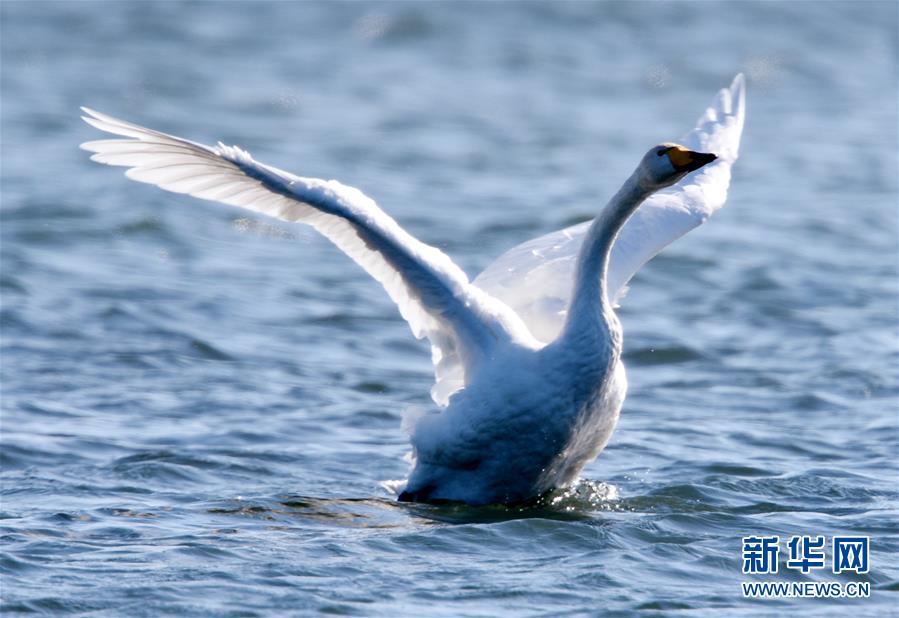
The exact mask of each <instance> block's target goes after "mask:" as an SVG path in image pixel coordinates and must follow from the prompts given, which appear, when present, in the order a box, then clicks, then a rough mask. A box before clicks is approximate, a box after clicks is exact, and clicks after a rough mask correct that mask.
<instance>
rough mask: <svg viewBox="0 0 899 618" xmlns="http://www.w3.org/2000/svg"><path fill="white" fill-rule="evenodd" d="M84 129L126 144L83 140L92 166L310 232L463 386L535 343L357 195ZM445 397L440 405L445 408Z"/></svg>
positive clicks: (155, 142)
mask: <svg viewBox="0 0 899 618" xmlns="http://www.w3.org/2000/svg"><path fill="white" fill-rule="evenodd" d="M82 109H83V111H84V112H85V113H86V114H87V116H84V117H83V118H84V120H85V122H87V123H88V124H90V125H92V126H94V127H96V128H98V129H100V130H102V131H106V132H108V133H113V134H115V135H121V136H123V137H125V138H128V139H114V140H98V141H91V142H85V143H84V144H82V145H81V147H82V148H83V149H85V150H88V151H91V152H93V153H94V154H93V156H91V159H93V160H94V161H97V162H99V163H106V164H108V165H121V166H126V167H129V168H130V169H128V171H127V172H126V175H127V176H128V177H129V178H131V179H133V180H137V181H139V182H146V183H150V184H154V185H156V186H158V187H161V188H163V189H166V190H168V191H173V192H175V193H187V194H189V195H192V196H194V197H199V198H203V199H207V200H215V201H219V202H223V203H225V204H230V205H232V206H238V207H241V208H245V209H247V210H252V211H255V212H259V213H262V214H265V215H269V216H271V217H276V218H278V219H282V220H284V221H291V222H302V223H306V224H309V225H311V226H312V227H314V228H315V229H316V230H318V231H319V232H320V233H321V234H323V235H324V236H326V237H327V238H328V239H329V240H331V241H332V242H333V243H334V244H335V245H337V246H338V247H339V248H340V249H341V250H342V251H343V252H344V253H346V254H347V255H349V256H350V257H351V258H352V259H353V260H355V261H356V263H358V264H359V265H360V266H362V268H364V269H365V270H366V271H367V272H368V273H369V274H370V275H371V276H372V277H373V278H374V279H376V280H377V281H378V282H380V283H381V284H382V285H383V286H384V289H385V290H386V291H387V293H388V294H389V295H390V297H391V298H392V299H393V301H394V302H395V303H396V304H397V306H398V307H399V310H400V313H401V314H402V316H403V317H404V318H405V319H406V321H407V322H408V323H409V327H410V328H411V329H412V332H413V334H414V335H415V336H416V337H419V338H421V337H427V338H428V339H429V340H430V343H431V346H432V357H433V360H434V364H435V366H436V367H438V368H440V367H442V366H443V364H444V363H445V362H446V359H452V362H453V367H452V369H451V370H450V369H447V374H451V375H453V376H454V377H458V378H459V379H462V380H463V383H464V377H465V375H466V374H467V373H468V372H470V371H472V370H473V367H474V366H475V365H476V364H477V363H478V362H479V361H480V360H481V359H483V358H484V357H485V356H486V355H488V354H489V352H490V350H491V348H492V347H493V345H495V344H496V343H498V342H504V341H516V342H520V343H524V344H526V345H531V346H533V345H535V342H534V341H533V339H532V337H530V334H529V333H528V332H527V329H526V328H525V327H524V325H523V324H522V322H521V320H520V319H519V318H518V317H517V316H516V315H515V314H514V312H512V311H511V310H510V309H509V308H508V307H506V306H505V305H504V304H503V303H501V302H499V301H497V300H496V299H493V298H491V297H490V296H488V295H487V294H485V293H484V292H483V291H481V290H480V289H478V288H477V287H475V286H473V285H472V284H471V283H469V281H468V277H467V276H466V275H465V273H464V272H462V270H461V269H460V268H459V267H458V266H456V265H455V264H454V263H453V262H452V261H451V260H450V259H449V258H448V257H447V256H446V255H445V254H443V253H442V252H441V251H440V250H438V249H436V248H434V247H431V246H428V245H426V244H424V243H422V242H420V241H418V240H416V239H415V238H413V237H412V236H411V235H409V234H408V233H407V232H406V231H405V230H403V229H402V228H401V227H400V226H399V225H398V224H397V223H396V221H394V220H393V219H391V218H390V217H389V216H388V215H387V214H385V213H384V212H383V211H382V210H381V209H380V208H378V206H377V205H376V204H375V202H374V201H373V200H372V199H370V198H369V197H367V196H365V195H364V194H363V193H362V192H361V191H359V190H358V189H354V188H352V187H348V186H345V185H342V184H340V183H339V182H337V181H335V180H329V181H325V180H319V179H314V178H301V177H299V176H294V175H293V174H289V173H287V172H284V171H282V170H279V169H276V168H274V167H270V166H268V165H264V164H262V163H258V162H257V161H255V160H254V159H253V158H252V157H251V156H250V155H249V154H248V153H247V152H245V151H243V150H241V149H239V148H237V147H235V146H226V145H224V144H222V143H219V144H218V146H216V147H214V148H212V147H209V146H204V145H203V144H199V143H196V142H191V141H188V140H185V139H182V138H180V137H175V136H172V135H167V134H165V133H160V132H158V131H153V130H151V129H147V128H144V127H141V126H138V125H135V124H131V123H129V122H125V121H123V120H118V119H116V118H113V117H111V116H107V115H105V114H101V113H100V112H96V111H93V110H90V109H87V108H82ZM446 401H447V400H446V399H445V398H444V399H440V400H438V403H441V404H442V405H445V404H446Z"/></svg>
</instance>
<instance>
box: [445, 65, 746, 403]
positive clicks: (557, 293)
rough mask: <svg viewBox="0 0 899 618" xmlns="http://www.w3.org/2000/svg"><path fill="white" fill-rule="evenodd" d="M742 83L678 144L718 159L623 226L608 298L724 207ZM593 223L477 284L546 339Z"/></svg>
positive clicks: (557, 324) (498, 267) (547, 241)
mask: <svg viewBox="0 0 899 618" xmlns="http://www.w3.org/2000/svg"><path fill="white" fill-rule="evenodd" d="M744 89H745V82H744V79H743V75H742V74H741V75H737V77H736V78H735V79H734V81H733V83H732V84H731V86H730V88H725V89H722V90H721V91H720V92H719V93H718V95H717V96H716V97H715V101H714V102H713V104H712V106H711V107H709V108H708V109H707V110H706V111H705V113H703V115H702V116H701V117H700V118H699V120H698V121H697V123H696V127H695V128H694V129H693V130H692V131H690V132H689V133H687V134H686V135H685V136H684V137H683V139H682V140H681V142H680V143H681V144H682V145H684V146H686V147H687V148H689V149H690V150H695V151H698V152H713V153H715V154H717V155H718V157H719V158H718V160H717V161H715V162H714V163H711V164H709V165H707V166H705V167H704V168H702V169H701V170H699V171H698V172H696V173H694V174H690V175H688V176H687V177H686V178H684V179H683V180H682V181H681V182H679V183H678V184H676V185H674V186H672V187H670V188H668V189H665V190H663V191H660V192H658V193H656V194H654V195H652V196H651V197H650V198H649V199H648V200H646V202H644V203H643V204H642V205H641V206H640V208H638V209H637V212H635V213H634V215H633V216H632V217H631V218H630V219H629V220H628V222H627V224H626V225H625V226H624V229H622V230H621V233H620V234H619V236H618V239H617V240H616V241H615V245H614V246H613V248H612V259H611V261H610V263H609V269H608V275H607V276H608V279H607V286H608V291H609V296H610V298H611V299H612V300H613V302H615V301H617V300H620V298H621V297H622V296H623V291H624V289H625V285H626V284H627V282H628V281H629V280H630V278H631V277H632V276H633V275H634V273H636V272H637V271H638V270H639V269H640V267H641V266H643V264H645V263H646V262H647V261H649V259H650V258H652V257H653V256H654V255H656V254H657V253H658V252H659V251H661V250H662V249H664V248H665V247H666V246H668V245H669V244H671V243H672V242H674V241H675V240H677V239H678V238H680V237H681V236H683V235H684V234H686V233H687V232H689V231H690V230H692V229H693V228H695V227H697V226H699V225H701V224H702V223H703V222H705V220H706V219H708V217H709V216H710V215H711V214H712V213H714V212H715V211H716V210H718V209H719V208H721V207H722V206H723V205H724V202H725V200H726V199H727V188H728V186H729V185H730V169H731V166H732V165H733V163H734V161H736V160H737V154H738V152H739V148H740V136H741V134H742V132H743V119H744V113H745V94H744ZM591 223H592V221H586V222H584V223H580V224H578V225H573V226H571V227H568V228H565V229H564V230H559V231H557V232H553V233H551V234H547V235H545V236H541V237H539V238H535V239H533V240H529V241H527V242H525V243H522V244H520V245H518V246H516V247H514V248H512V249H510V250H509V251H507V252H506V253H504V254H503V255H501V256H500V257H499V258H497V259H496V261H494V262H493V263H492V264H490V265H489V266H488V267H487V268H486V269H485V270H484V272H482V273H481V274H480V275H478V276H477V278H475V280H474V283H475V285H477V286H478V287H480V288H481V289H483V290H485V291H486V292H487V293H489V294H490V295H492V296H494V297H496V298H499V299H500V300H502V301H504V302H505V303H506V304H507V305H509V306H510V307H511V308H512V309H513V310H515V311H516V312H517V313H518V314H519V315H520V316H521V318H522V319H523V320H524V322H525V324H527V326H528V328H529V329H530V331H531V333H533V335H534V336H535V337H537V339H538V340H540V341H541V342H544V343H547V342H550V341H552V340H553V339H555V337H556V335H557V334H558V333H559V331H560V330H561V328H562V325H563V324H564V322H565V316H566V311H567V308H568V301H569V299H570V297H571V291H572V289H573V287H574V269H575V264H576V258H577V255H578V252H579V251H580V248H581V244H582V242H583V240H584V234H585V232H586V231H587V229H588V228H589V227H590V224H591ZM450 369H451V368H450ZM439 379H440V376H438V380H439ZM448 386H451V387H457V388H458V387H460V386H461V385H459V384H457V383H454V384H452V385H448Z"/></svg>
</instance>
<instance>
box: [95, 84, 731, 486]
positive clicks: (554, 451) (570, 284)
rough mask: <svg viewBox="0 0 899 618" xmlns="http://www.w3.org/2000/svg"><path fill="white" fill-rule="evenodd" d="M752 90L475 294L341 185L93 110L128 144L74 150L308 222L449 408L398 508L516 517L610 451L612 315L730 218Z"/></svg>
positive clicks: (615, 371)
mask: <svg viewBox="0 0 899 618" xmlns="http://www.w3.org/2000/svg"><path fill="white" fill-rule="evenodd" d="M743 88H744V87H743V79H742V76H739V75H738V76H737V78H736V79H735V80H734V83H733V84H732V86H731V88H730V89H725V90H722V91H721V92H720V93H719V95H718V98H717V100H716V102H715V104H714V105H713V106H712V107H711V108H709V109H708V110H707V111H706V113H705V115H704V116H703V117H702V118H700V121H699V124H698V125H697V127H696V129H694V130H693V131H692V132H691V133H690V134H688V135H687V136H686V138H685V139H684V140H683V141H684V144H685V145H686V147H685V146H678V145H675V144H662V145H660V146H656V147H654V148H652V149H651V150H650V151H649V152H648V153H647V154H646V155H645V156H644V157H643V160H642V161H641V163H640V165H639V166H638V168H637V170H636V171H635V172H634V173H633V175H632V176H631V177H630V178H629V179H628V180H627V182H625V184H624V186H623V187H622V188H621V190H620V191H619V192H618V193H617V194H616V195H615V197H613V198H612V200H611V201H610V202H609V204H608V205H607V206H606V207H605V209H604V210H603V211H602V213H601V214H600V216H599V217H598V218H597V219H596V220H595V221H594V222H593V223H592V224H583V225H581V226H575V227H574V228H569V229H568V230H563V231H561V232H556V233H555V234H550V235H548V236H544V237H542V238H538V239H536V240H534V241H530V242H528V243H525V244H524V245H521V246H519V247H516V248H514V249H512V250H511V251H509V252H507V253H506V254H504V255H503V256H501V257H500V258H499V260H497V262H495V263H494V264H493V265H491V266H490V267H489V268H487V270H486V271H485V272H484V273H482V274H481V276H480V277H478V279H477V280H476V282H475V284H473V283H471V282H469V280H468V278H467V277H466V276H465V273H463V272H462V270H461V269H459V268H458V267H457V266H456V265H455V264H454V263H453V262H452V261H451V260H450V259H449V258H448V257H447V256H446V255H444V254H443V253H442V252H441V251H439V250H438V249H436V248H434V247H430V246H428V245H425V244H423V243H421V242H419V241H418V240H416V239H415V238H413V237H412V236H410V235H409V234H408V233H407V232H406V231H404V230H403V229H402V228H401V227H400V226H399V225H398V224H397V223H396V222H395V221H394V220H393V219H391V218H390V217H389V216H387V215H386V214H385V213H384V212H383V211H382V210H380V209H379V208H378V206H377V205H376V204H375V203H374V201H372V200H371V199H370V198H368V197H366V196H365V195H363V194H362V193H361V192H360V191H358V190H357V189H354V188H352V187H347V186H345V185H342V184H340V183H338V182H337V181H334V180H330V181H324V180H317V179H311V178H301V177H298V176H294V175H292V174H289V173H287V172H284V171H281V170H278V169H276V168H274V167H270V166H267V165H264V164H262V163H258V162H257V161H254V160H253V159H252V157H250V155H249V154H248V153H246V152H244V151H242V150H240V149H239V148H237V147H234V146H225V145H224V144H222V143H219V144H218V146H217V147H214V148H211V147H208V146H204V145H202V144H198V143H195V142H191V141H188V140H184V139H181V138H179V137H174V136H171V135H166V134H164V133H159V132H157V131H153V130H150V129H146V128H144V127H140V126H137V125H134V124H131V123H128V122H124V121H121V120H117V119H115V118H112V117H110V116H107V115H105V114H101V113H99V112H95V111H92V110H90V109H87V108H82V109H83V110H84V112H85V113H86V114H87V116H84V117H83V118H84V120H85V121H86V122H87V123H89V124H91V125H93V126H94V127H96V128H98V129H101V130H103V131H107V132H109V133H113V134H115V135H119V136H123V137H125V138H127V139H113V140H101V141H92V142H86V143H84V144H82V145H81V147H82V148H84V149H85V150H89V151H92V152H94V153H95V154H94V155H93V156H92V157H91V159H93V160H94V161H99V162H101V163H106V164H109V165H123V166H127V167H129V168H131V169H129V170H128V171H127V172H126V174H127V176H128V177H129V178H132V179H134V180H138V181H141V182H148V183H151V184H155V185H157V186H159V187H161V188H163V189H167V190H169V191H174V192H177V193H187V194H190V195H193V196H196V197H200V198H204V199H210V200H216V201H220V202H224V203H226V204H231V205H233V206H240V207H243V208H246V209H249V210H253V211H256V212H261V213H263V214H266V215H269V216H273V217H277V218H279V219H283V220H285V221H300V222H303V223H308V224H309V225H312V226H313V227H315V228H316V229H317V230H318V231H319V232H321V233H322V234H323V235H325V236H326V237H327V238H328V239H330V240H331V241H332V242H333V243H334V244H336V245H337V246H338V247H339V248H340V249H342V250H343V251H344V252H345V253H346V254H347V255H349V256H350V257H351V258H353V259H354V260H355V261H356V262H357V263H358V264H359V265H360V266H362V267H363V268H364V269H365V270H366V271H367V272H368V273H369V274H370V275H371V276H372V277H374V278H375V279H376V280H378V281H379V282H381V284H382V285H383V286H384V288H385V289H386V290H387V293H388V294H389V295H390V297H391V298H392V299H393V300H394V302H396V304H397V306H398V307H399V309H400V313H401V314H402V315H403V317H404V318H405V319H406V320H407V321H408V322H409V325H410V327H411V328H412V332H413V333H414V334H415V336H417V337H419V338H421V337H427V338H428V339H429V340H430V342H431V346H432V353H433V354H432V355H433V361H434V364H435V372H436V374H437V383H436V385H435V388H434V390H433V391H432V394H433V396H434V399H435V401H436V402H437V403H439V404H440V405H441V406H443V407H444V409H443V410H442V411H440V412H439V413H434V414H430V415H426V416H424V417H422V418H420V419H419V420H418V422H417V423H416V424H415V425H414V427H413V428H412V430H411V441H412V445H413V448H414V456H415V465H414V468H413V470H412V472H411V474H410V477H409V480H408V482H407V485H406V488H405V491H403V492H402V493H401V494H400V499H401V500H415V501H435V500H458V501H464V502H468V503H472V504H484V503H493V502H505V503H510V502H518V501H522V500H527V499H529V498H532V497H534V496H537V495H539V494H541V493H543V492H545V491H547V490H550V489H553V488H556V487H561V486H564V485H566V484H567V483H570V482H571V481H572V480H573V479H574V478H575V477H576V476H577V474H578V472H579V471H580V470H581V468H582V467H583V466H584V465H585V464H586V463H587V462H589V461H591V460H592V459H593V458H595V457H596V456H597V455H598V454H599V452H600V451H601V450H602V448H603V447H604V446H605V444H606V442H607V441H608V439H609V437H610V435H611V433H612V430H613V429H614V427H615V424H616V423H617V420H618V414H619V411H620V409H621V405H622V402H623V400H624V395H625V391H626V383H625V379H624V370H623V366H622V364H621V361H620V353H621V327H620V325H619V322H618V319H617V318H616V316H615V312H614V310H613V305H612V303H613V301H614V299H615V298H616V296H617V295H618V293H619V290H620V289H621V287H622V286H623V285H624V283H626V281H627V280H628V279H629V278H630V276H631V275H632V274H633V273H634V272H635V271H636V270H637V269H638V268H639V267H640V266H641V265H642V264H643V263H644V262H645V261H646V260H648V259H649V258H650V257H652V256H653V255H654V254H655V253H657V252H658V251H659V250H661V249H662V248H663V247H664V246H665V245H667V244H668V243H670V242H671V241H673V240H674V239H676V238H677V237H679V236H680V235H682V234H684V233H685V232H687V231H688V230H689V229H691V228H692V227H695V226H696V225H699V224H700V223H701V222H702V221H703V220H704V219H705V218H706V217H707V216H708V215H709V214H711V212H713V211H714V210H716V209H717V208H719V207H720V206H721V205H723V203H724V199H725V197H726V192H727V186H728V183H729V180H730V166H731V164H732V163H733V162H734V160H735V159H736V156H737V149H738V147H739V139H740V133H741V131H742V125H743ZM691 149H692V150H691ZM702 151H714V152H715V153H717V154H718V157H717V160H716V161H715V162H714V163H712V164H710V165H707V164H709V163H711V162H712V161H713V160H715V159H716V156H715V155H714V154H705V153H703V152H702ZM699 168H702V171H700V172H698V173H696V174H691V176H689V177H687V178H686V179H684V177H685V175H686V174H688V173H690V172H693V171H695V170H698V169H699ZM681 179H684V180H683V182H681V184H679V185H676V186H674V187H672V185H674V184H675V183H677V182H678V181H680V180H681ZM665 187H672V188H671V189H668V190H667V191H665V192H660V190H662V189H664V188H665ZM641 203H642V204H643V206H642V207H641V208H640V209H639V210H638V209H637V208H638V206H640V205H641ZM635 210H636V211H637V215H635V216H631V215H632V214H633V213H634V211H635ZM625 224H626V225H625ZM622 227H623V228H624V229H623V230H622ZM616 237H618V240H617V242H616ZM613 243H614V250H613V249H612V247H613ZM575 256H577V259H576V260H575V259H574V258H575Z"/></svg>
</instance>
